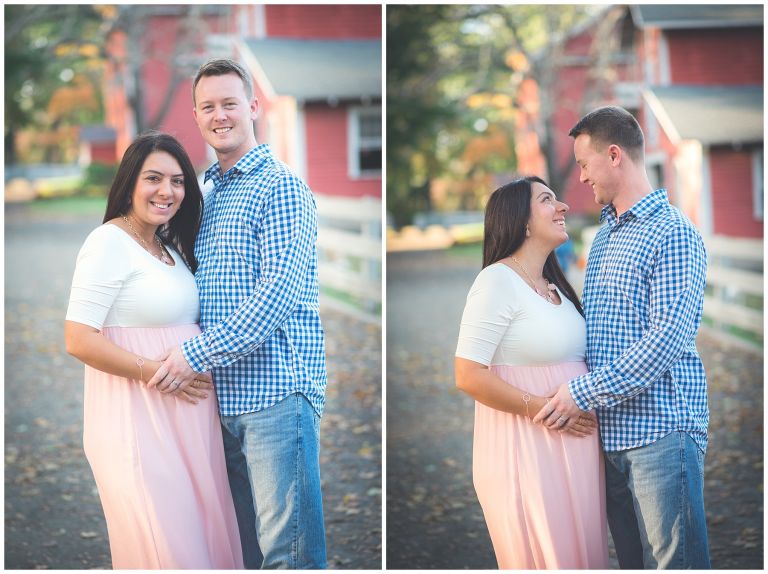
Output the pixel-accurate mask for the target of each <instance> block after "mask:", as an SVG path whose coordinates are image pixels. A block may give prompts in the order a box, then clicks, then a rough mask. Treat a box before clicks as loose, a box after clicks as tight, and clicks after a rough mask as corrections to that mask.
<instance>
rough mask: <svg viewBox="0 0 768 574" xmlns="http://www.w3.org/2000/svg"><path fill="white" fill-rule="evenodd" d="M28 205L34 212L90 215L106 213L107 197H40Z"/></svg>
mask: <svg viewBox="0 0 768 574" xmlns="http://www.w3.org/2000/svg"><path fill="white" fill-rule="evenodd" d="M28 205H29V208H30V209H31V210H32V211H33V212H38V213H63V214H68V215H74V214H84V215H89V214H95V213H104V210H105V209H106V207H107V199H106V198H105V197H57V198H52V199H38V200H36V201H32V202H30V203H29V204H28Z"/></svg>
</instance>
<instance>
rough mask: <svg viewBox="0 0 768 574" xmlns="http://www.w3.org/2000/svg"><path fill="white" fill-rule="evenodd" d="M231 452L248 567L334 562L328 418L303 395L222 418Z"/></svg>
mask: <svg viewBox="0 0 768 574" xmlns="http://www.w3.org/2000/svg"><path fill="white" fill-rule="evenodd" d="M221 427H222V434H223V436H224V453H225V455H226V459H227V474H228V475H229V486H230V488H231V490H232V498H233V499H234V502H235V512H236V514H237V524H238V527H239V528H240V541H241V543H242V546H243V560H244V562H245V567H246V568H248V569H258V568H284V569H292V570H296V569H305V568H306V569H310V568H311V569H321V568H325V567H326V555H325V527H324V525H323V501H322V496H321V493H320V456H319V451H320V440H319V437H320V417H318V416H317V413H316V412H315V410H314V409H313V408H312V405H310V403H309V401H307V399H306V398H305V397H304V395H301V394H298V393H297V394H293V395H290V396H288V397H286V398H285V399H283V400H282V401H280V402H279V403H277V404H276V405H274V406H271V407H269V408H266V409H264V410H261V411H256V412H253V413H246V414H243V415H238V416H231V417H221Z"/></svg>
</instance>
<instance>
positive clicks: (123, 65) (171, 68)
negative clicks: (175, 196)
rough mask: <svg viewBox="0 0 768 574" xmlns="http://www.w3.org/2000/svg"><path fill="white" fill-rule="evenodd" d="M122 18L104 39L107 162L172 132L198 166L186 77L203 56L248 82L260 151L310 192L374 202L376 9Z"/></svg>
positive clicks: (186, 9) (147, 13)
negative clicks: (152, 135) (244, 72)
mask: <svg viewBox="0 0 768 574" xmlns="http://www.w3.org/2000/svg"><path fill="white" fill-rule="evenodd" d="M123 11H124V12H123V15H122V16H121V18H122V20H121V22H120V25H119V26H118V27H117V29H116V31H115V32H114V33H113V34H112V35H111V37H110V38H109V44H108V45H109V48H108V50H109V52H110V54H111V55H112V65H111V66H110V67H109V69H108V70H107V73H106V78H105V84H106V89H105V106H106V108H107V112H106V117H107V124H108V125H110V126H112V127H114V128H115V130H116V132H117V148H118V154H120V155H121V154H122V152H123V151H124V150H125V148H126V147H127V146H128V144H129V143H130V141H131V140H132V139H133V137H135V135H136V133H137V132H138V131H140V130H141V129H146V128H150V127H151V128H156V129H161V130H163V131H167V132H169V133H172V134H174V135H175V136H176V137H178V138H179V139H180V140H181V142H182V143H183V144H184V146H185V148H186V149H187V151H188V152H189V154H190V157H191V158H192V162H193V164H194V165H195V166H196V168H197V169H198V170H202V169H203V168H205V167H207V166H208V165H209V164H210V163H211V161H212V159H213V154H212V150H210V149H208V148H207V146H206V145H205V143H204V142H203V140H202V138H201V136H200V133H199V131H198V129H197V126H196V124H195V122H194V120H193V117H192V97H191V85H192V79H191V78H192V76H193V75H194V73H195V71H196V69H197V67H198V66H199V64H200V63H202V62H203V61H205V60H206V59H207V58H209V57H215V56H226V57H233V58H235V59H237V60H238V61H240V62H241V63H243V64H244V65H245V66H246V68H247V69H249V70H250V71H251V73H252V74H253V80H254V85H255V88H256V94H257V97H258V99H259V103H260V108H261V110H260V114H259V118H258V120H257V122H256V124H257V125H256V135H257V140H258V141H259V142H260V143H269V144H270V145H271V146H272V148H273V151H274V152H275V153H276V155H277V156H278V157H279V158H280V159H282V160H283V161H285V162H286V163H288V164H289V165H291V166H292V167H293V168H294V169H295V170H296V171H297V172H298V173H299V174H300V175H301V176H303V177H304V178H305V179H306V180H307V182H308V184H309V186H310V187H311V188H312V189H313V190H314V191H315V192H318V193H321V194H328V195H338V196H347V197H362V196H373V197H377V198H380V197H381V163H382V161H381V6H379V5H357V6H354V5H344V6H329V5H296V6H285V5H233V6H215V5H214V6H127V7H123ZM132 65H133V66H134V68H135V69H133V70H132V69H131V66H132ZM131 101H132V102H134V105H133V106H129V105H128V103H129V102H131ZM137 115H141V117H140V118H138V117H136V116H137Z"/></svg>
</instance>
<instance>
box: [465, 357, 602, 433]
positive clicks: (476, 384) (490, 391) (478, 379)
mask: <svg viewBox="0 0 768 574" xmlns="http://www.w3.org/2000/svg"><path fill="white" fill-rule="evenodd" d="M454 370H455V373H456V387H457V388H458V389H459V390H461V391H464V392H465V393H467V394H468V395H469V396H470V397H472V398H473V399H475V400H476V401H478V402H480V403H482V404H484V405H486V406H488V407H491V408H492V409H496V410H498V411H504V412H507V413H512V414H515V415H522V416H524V417H527V418H529V419H532V418H533V417H534V416H536V413H538V412H539V410H541V408H542V407H543V406H544V405H545V404H546V402H547V399H546V397H541V396H538V395H533V394H529V393H525V392H524V391H521V390H520V389H518V388H517V387H514V386H512V385H510V384H508V383H506V382H504V381H503V380H501V379H500V378H499V377H497V376H496V375H495V374H493V373H492V372H491V370H490V369H489V368H488V367H487V366H485V365H483V364H481V363H476V362H475V361H470V360H469V359H463V358H461V357H456V358H455V359H454ZM526 394H528V396H530V400H529V401H528V404H527V405H526V403H525V401H524V400H523V396H524V395H526ZM596 428H597V423H596V420H595V418H594V415H589V417H587V416H584V415H582V417H580V418H579V420H578V422H574V423H572V426H569V427H568V428H567V429H565V432H568V433H570V434H573V435H576V436H588V435H590V434H592V433H593V432H595V429H596Z"/></svg>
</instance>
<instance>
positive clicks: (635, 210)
mask: <svg viewBox="0 0 768 574" xmlns="http://www.w3.org/2000/svg"><path fill="white" fill-rule="evenodd" d="M667 203H669V200H668V199H667V190H666V189H665V188H663V187H660V188H659V189H657V190H656V191H652V192H651V193H649V194H648V195H646V196H645V197H644V198H642V199H641V200H640V201H638V202H637V203H636V204H634V205H633V206H632V207H630V208H629V209H628V210H627V212H626V213H631V214H632V215H633V216H634V217H635V218H636V219H644V218H646V217H648V216H649V215H653V214H654V213H655V212H656V211H658V210H659V209H660V208H661V207H663V206H664V205H665V204H667ZM623 215H625V214H623ZM609 217H610V218H611V219H616V208H615V207H614V206H613V204H612V203H609V204H608V205H606V206H605V207H604V208H603V209H602V211H600V222H601V223H602V222H603V221H605V220H606V219H607V218H609Z"/></svg>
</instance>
